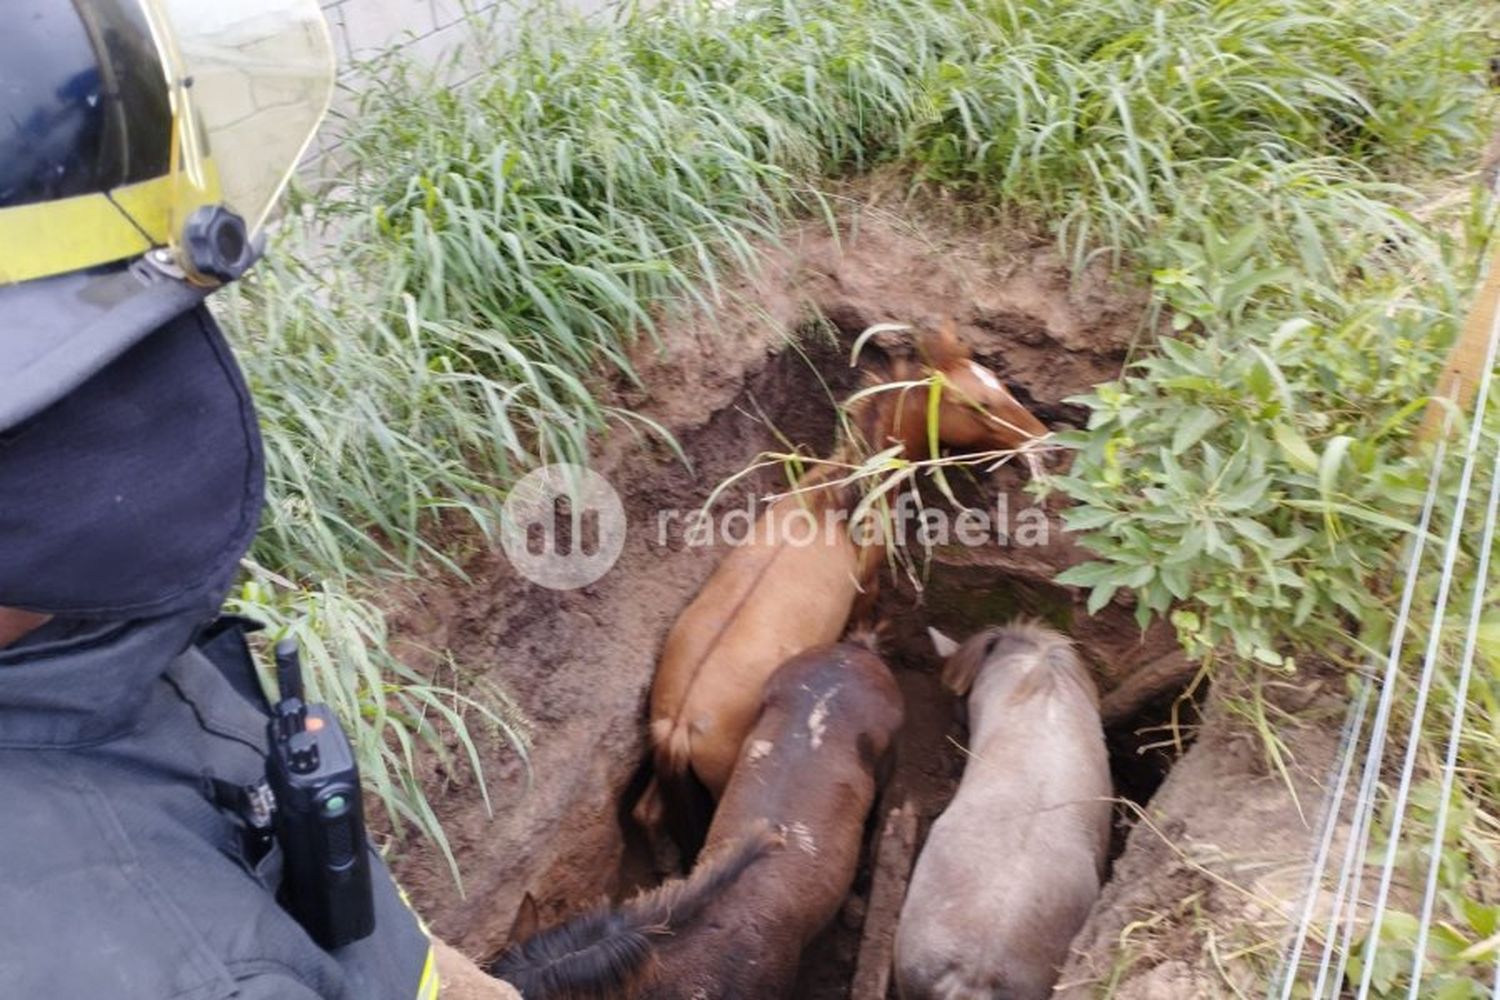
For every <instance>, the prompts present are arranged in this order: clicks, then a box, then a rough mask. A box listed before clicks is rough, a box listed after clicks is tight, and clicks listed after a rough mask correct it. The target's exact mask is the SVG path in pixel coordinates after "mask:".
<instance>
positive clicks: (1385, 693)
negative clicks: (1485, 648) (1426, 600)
mask: <svg viewBox="0 0 1500 1000" xmlns="http://www.w3.org/2000/svg"><path fill="white" fill-rule="evenodd" d="M1495 256H1496V257H1500V252H1497V253H1496V255H1495ZM1496 266H1500V263H1497V262H1496V261H1495V260H1494V259H1493V258H1492V259H1491V262H1490V267H1492V268H1493V267H1496ZM1497 354H1500V313H1497V314H1496V315H1495V316H1492V317H1490V326H1489V330H1488V341H1487V343H1486V347H1485V362H1484V367H1483V369H1482V370H1481V372H1480V377H1479V381H1478V387H1477V393H1476V398H1475V401H1474V405H1473V410H1472V414H1471V416H1470V424H1469V427H1468V434H1467V439H1466V442H1465V447H1464V450H1463V452H1462V455H1463V466H1462V470H1461V472H1460V480H1459V485H1458V489H1457V493H1456V495H1455V497H1454V501H1453V506H1452V514H1451V518H1452V519H1451V522H1450V523H1449V525H1448V531H1447V534H1446V537H1445V539H1444V542H1443V547H1442V549H1441V552H1440V560H1441V572H1440V575H1439V578H1438V583H1437V594H1436V597H1435V598H1434V600H1433V603H1432V607H1431V612H1432V618H1431V621H1430V623H1428V628H1429V633H1428V637H1427V642H1426V646H1425V649H1424V652H1423V657H1422V662H1421V669H1420V673H1419V674H1418V676H1417V678H1416V680H1415V702H1414V705H1413V708H1412V717H1411V721H1410V725H1409V727H1408V729H1407V732H1406V741H1405V744H1404V747H1403V748H1402V750H1403V752H1402V755H1401V760H1402V764H1401V770H1400V775H1399V779H1398V781H1397V784H1396V788H1395V791H1394V796H1393V797H1392V798H1391V799H1390V800H1389V801H1390V820H1389V824H1388V827H1389V829H1388V840H1387V841H1386V843H1385V845H1384V851H1383V857H1382V859H1381V862H1380V867H1379V881H1378V883H1377V887H1376V891H1375V896H1374V899H1373V900H1372V901H1368V902H1367V901H1365V900H1363V899H1362V897H1361V890H1362V888H1363V883H1364V873H1365V869H1366V867H1367V864H1368V862H1367V858H1368V857H1369V856H1370V854H1371V850H1372V848H1371V837H1372V835H1373V834H1374V832H1375V829H1376V825H1377V824H1376V822H1375V820H1376V811H1377V805H1378V803H1379V801H1380V800H1381V795H1380V792H1381V787H1382V782H1381V772H1382V770H1383V768H1384V764H1385V761H1386V759H1387V752H1388V750H1389V749H1390V746H1389V744H1390V743H1391V742H1392V741H1391V740H1390V736H1391V729H1392V726H1391V715H1392V710H1393V708H1394V704H1395V699H1396V694H1397V691H1398V689H1399V688H1400V687H1401V684H1402V662H1403V658H1404V655H1405V653H1406V652H1407V650H1406V645H1407V634H1408V631H1409V628H1410V626H1411V623H1412V621H1413V615H1414V611H1415V608H1414V604H1415V595H1416V593H1417V590H1418V586H1417V584H1418V580H1419V578H1420V577H1421V573H1422V566H1423V563H1424V556H1425V553H1426V549H1427V545H1426V543H1427V539H1428V538H1429V537H1430V534H1429V532H1430V529H1431V527H1432V522H1433V520H1434V515H1435V513H1436V511H1437V507H1438V500H1439V494H1440V491H1439V484H1440V482H1441V481H1442V479H1443V473H1444V463H1445V461H1446V459H1447V447H1446V442H1447V440H1448V432H1449V430H1450V429H1451V425H1452V423H1453V420H1454V418H1455V412H1454V411H1453V410H1450V411H1449V413H1448V414H1447V415H1446V418H1445V423H1444V427H1443V430H1442V433H1441V434H1440V435H1439V437H1438V439H1437V443H1436V447H1435V448H1434V454H1433V462H1432V468H1431V471H1430V473H1429V478H1428V485H1427V493H1426V496H1425V498H1424V502H1423V506H1422V512H1421V516H1420V520H1419V523H1418V525H1417V529H1416V532H1415V534H1414V536H1413V537H1412V538H1411V540H1410V542H1409V543H1408V552H1407V557H1406V559H1405V560H1403V563H1404V565H1405V568H1406V579H1405V582H1404V586H1403V588H1402V595H1401V602H1400V605H1399V610H1398V611H1397V615H1396V619H1395V622H1394V624H1393V627H1392V632H1391V639H1390V647H1389V651H1388V655H1387V656H1386V662H1385V664H1384V666H1383V669H1382V670H1381V672H1380V674H1379V676H1374V675H1371V674H1366V675H1365V677H1364V679H1363V680H1362V681H1361V683H1360V684H1359V688H1358V691H1357V692H1356V694H1355V698H1354V703H1353V704H1352V705H1351V706H1350V709H1349V714H1348V717H1347V722H1346V725H1345V730H1344V734H1343V737H1342V739H1341V742H1340V751H1339V760H1338V764H1337V765H1336V769H1335V771H1336V773H1333V774H1330V776H1329V777H1330V782H1329V784H1330V786H1331V791H1330V796H1329V800H1328V803H1327V806H1326V807H1325V809H1324V814H1323V825H1322V829H1321V831H1320V835H1319V837H1318V841H1317V847H1316V852H1315V855H1314V857H1313V859H1312V866H1311V867H1312V871H1311V874H1310V876H1309V879H1308V883H1307V896H1306V899H1305V902H1304V905H1303V908H1302V912H1301V915H1300V918H1299V920H1298V924H1297V927H1296V929H1295V931H1294V933H1293V935H1292V938H1291V941H1290V945H1289V949H1288V951H1287V953H1286V956H1285V958H1284V960H1283V962H1282V967H1281V968H1282V973H1281V975H1280V976H1279V977H1278V980H1279V981H1277V982H1273V983H1272V986H1271V989H1270V991H1269V992H1268V996H1270V997H1272V998H1273V1000H1274V998H1279V1000H1291V998H1292V996H1293V995H1294V990H1295V989H1296V986H1297V984H1298V982H1299V981H1300V978H1301V976H1302V975H1303V973H1304V972H1305V971H1310V970H1304V969H1303V962H1304V955H1305V953H1306V950H1307V948H1308V944H1309V941H1310V939H1312V938H1314V937H1315V936H1316V937H1320V938H1321V940H1322V948H1321V952H1320V954H1319V956H1318V961H1317V965H1316V967H1315V968H1316V977H1315V979H1314V982H1313V984H1312V987H1311V993H1310V996H1311V997H1312V998H1314V1000H1322V998H1323V997H1324V996H1325V991H1326V995H1327V996H1329V997H1334V998H1336V997H1338V996H1340V995H1341V991H1342V989H1343V988H1344V985H1345V975H1346V973H1348V972H1349V964H1350V961H1351V958H1352V954H1353V951H1354V937H1355V933H1356V931H1357V930H1358V929H1359V928H1360V927H1361V926H1363V927H1364V928H1365V938H1364V947H1363V951H1362V954H1361V956H1360V962H1359V966H1358V969H1357V971H1358V975H1359V982H1358V984H1357V993H1356V996H1357V998H1358V1000H1367V998H1368V997H1369V994H1370V990H1371V988H1372V984H1373V982H1374V977H1375V969H1376V959H1377V957H1378V955H1379V953H1380V949H1381V947H1382V941H1381V938H1382V934H1381V927H1382V922H1383V920H1384V917H1385V914H1386V911H1387V908H1388V906H1389V904H1390V894H1391V888H1392V883H1393V880H1394V874H1395V869H1396V866H1397V860H1398V856H1399V853H1400V851H1401V849H1402V848H1403V847H1409V846H1412V845H1407V844H1403V842H1402V831H1403V827H1404V826H1405V823H1406V818H1407V811H1408V808H1409V807H1410V805H1411V801H1410V800H1411V792H1412V785H1413V778H1414V776H1415V774H1416V767H1417V758H1418V754H1419V752H1420V749H1421V744H1422V736H1423V723H1424V721H1425V718H1426V715H1427V711H1428V702H1429V696H1430V694H1431V692H1432V687H1433V685H1434V683H1435V682H1436V681H1437V679H1438V677H1439V676H1440V675H1443V674H1444V671H1442V670H1440V669H1439V661H1440V660H1441V659H1442V652H1443V624H1444V621H1445V619H1446V618H1447V614H1448V603H1449V598H1450V596H1451V592H1452V585H1453V581H1454V576H1455V573H1456V571H1457V568H1458V565H1459V556H1460V553H1461V551H1462V548H1463V544H1462V543H1463V538H1464V529H1465V526H1466V524H1467V522H1468V514H1469V507H1470V499H1471V493H1472V492H1473V490H1472V487H1473V480H1474V472H1475V469H1476V468H1477V467H1478V466H1479V464H1480V460H1481V458H1482V457H1483V456H1484V455H1485V454H1486V452H1489V453H1490V461H1491V475H1490V477H1489V493H1488V495H1487V496H1488V502H1487V504H1486V508H1485V511H1484V519H1483V522H1482V528H1481V531H1480V549H1479V556H1478V566H1477V571H1476V576H1475V580H1474V592H1473V594H1472V596H1471V599H1470V602H1469V609H1468V615H1467V616H1466V631H1465V636H1464V647H1463V652H1462V654H1461V657H1460V660H1459V665H1458V670H1457V674H1456V676H1455V677H1454V680H1453V688H1454V694H1453V707H1452V714H1451V718H1450V720H1449V727H1448V735H1447V740H1446V743H1445V745H1444V746H1445V749H1444V756H1443V767H1442V771H1441V778H1440V781H1439V798H1438V801H1437V805H1436V809H1435V817H1434V824H1433V825H1434V828H1433V832H1432V837H1431V841H1430V844H1429V848H1428V850H1429V855H1428V859H1427V871H1426V879H1425V883H1424V891H1423V895H1422V903H1421V912H1420V916H1419V919H1418V921H1417V931H1416V937H1415V941H1414V942H1413V944H1414V952H1413V957H1412V962H1411V968H1410V982H1409V986H1408V992H1407V997H1408V1000H1416V998H1418V997H1419V996H1421V995H1422V989H1423V986H1424V982H1425V978H1424V972H1425V960H1426V949H1427V944H1428V941H1429V939H1430V935H1431V931H1432V923H1433V918H1434V911H1435V908H1436V898H1437V887H1438V877H1439V874H1440V871H1441V867H1442V860H1443V846H1444V843H1445V841H1446V839H1447V832H1448V822H1449V815H1450V812H1451V808H1450V804H1451V799H1452V796H1453V792H1454V786H1455V783H1456V779H1457V773H1458V753H1459V748H1460V743H1461V742H1462V737H1463V733H1464V722H1465V719H1466V712H1467V703H1468V693H1469V689H1470V686H1471V682H1472V677H1473V667H1474V660H1475V656H1476V654H1477V651H1478V637H1479V632H1480V623H1481V618H1482V615H1483V612H1484V607H1485V592H1486V587H1485V583H1486V581H1487V579H1488V573H1489V569H1490V561H1491V560H1490V555H1491V549H1492V547H1493V545H1494V542H1495V534H1496V524H1497V520H1500V455H1496V454H1494V452H1493V450H1491V449H1490V448H1489V440H1488V436H1487V435H1486V433H1485V421H1486V415H1487V411H1488V407H1489V403H1490V389H1491V381H1492V376H1493V374H1494V371H1495V364H1496V360H1497ZM1445 512H1446V511H1445ZM1423 610H1424V611H1425V610H1426V608H1425V607H1424V609H1423ZM1377 690H1378V692H1379V697H1378V699H1377V700H1376V705H1375V712H1374V715H1373V718H1372V719H1370V720H1369V733H1368V736H1365V735H1364V729H1365V726H1366V722H1367V716H1368V715H1369V706H1370V701H1371V698H1372V695H1373V694H1374V692H1376V691H1377ZM1361 746H1363V748H1364V753H1363V762H1362V765H1361V767H1360V773H1359V780H1358V783H1357V784H1358V788H1357V791H1356V792H1355V794H1354V796H1353V801H1352V803H1349V802H1346V799H1347V798H1348V791H1349V786H1350V779H1351V778H1352V776H1353V772H1354V763H1355V760H1356V758H1357V757H1359V756H1360V748H1361ZM1346 806H1347V807H1348V808H1347V813H1348V824H1349V826H1348V837H1347V840H1346V841H1345V843H1344V849H1343V851H1342V857H1341V859H1340V864H1339V872H1338V878H1337V881H1336V882H1335V883H1334V885H1333V892H1332V896H1331V900H1330V905H1329V909H1328V913H1327V917H1326V924H1325V923H1322V922H1321V921H1320V920H1319V918H1318V914H1319V906H1318V904H1319V902H1320V900H1321V899H1322V898H1323V897H1324V895H1325V892H1326V890H1327V888H1328V876H1329V874H1330V866H1331V864H1332V854H1333V853H1334V851H1333V847H1334V844H1335V842H1336V841H1337V839H1338V834H1339V830H1340V828H1341V826H1342V825H1343V821H1344V819H1345V814H1346ZM1320 925H1321V931H1322V932H1321V933H1319V926H1320ZM1350 986H1351V987H1352V986H1354V984H1350ZM1278 987H1279V988H1278ZM1493 997H1494V1000H1500V955H1497V956H1496V962H1495V978H1494V989H1493Z"/></svg>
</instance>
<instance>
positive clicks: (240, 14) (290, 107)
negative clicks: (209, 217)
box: [143, 0, 336, 234]
mask: <svg viewBox="0 0 1500 1000" xmlns="http://www.w3.org/2000/svg"><path fill="white" fill-rule="evenodd" d="M143 3H144V4H145V7H146V9H147V13H148V16H149V17H150V18H151V21H152V27H153V32H154V33H155V35H156V40H157V45H158V48H159V49H160V50H161V53H162V61H163V63H164V64H165V65H166V67H167V72H168V77H169V83H170V89H171V90H172V93H173V100H174V109H173V110H174V117H175V120H176V125H177V129H178V138H179V142H178V149H177V151H176V155H175V156H174V172H175V173H176V175H177V176H176V180H177V182H178V192H177V195H176V196H175V197H174V201H175V202H176V203H177V207H178V210H179V212H182V213H186V212H191V210H192V209H193V208H196V207H198V206H199V205H203V204H222V205H224V206H226V207H228V208H229V209H231V210H232V211H234V212H236V213H237V214H239V215H240V216H241V217H242V218H243V219H244V220H245V225H246V226H247V227H248V228H249V230H250V232H251V233H252V234H253V233H255V232H257V231H258V230H260V229H261V227H262V226H263V225H264V224H265V221H266V217H267V215H268V214H269V213H270V211H271V208H272V206H273V205H274V204H275V202H276V199H277V197H278V196H279V195H280V194H281V192H282V190H283V189H284V188H285V187H286V184H287V181H288V180H289V179H290V177H291V175H292V173H293V171H294V170H296V168H297V164H298V163H299V162H300V161H301V160H302V157H303V155H304V154H305V153H306V151H307V147H308V145H309V144H310V143H311V142H312V138H313V134H314V133H315V132H316V131H317V128H318V123H319V122H321V121H322V119H323V116H324V115H325V114H326V113H327V111H328V105H329V102H330V101H331V100H332V97H333V87H334V75H335V66H336V63H335V59H334V54H333V43H332V40H331V39H330V37H329V34H328V23H327V21H325V20H324V18H323V12H322V11H321V10H320V9H319V7H318V3H317V0H215V2H214V3H211V4H206V3H203V2H202V0H143Z"/></svg>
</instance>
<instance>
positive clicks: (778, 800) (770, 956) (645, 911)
mask: <svg viewBox="0 0 1500 1000" xmlns="http://www.w3.org/2000/svg"><path fill="white" fill-rule="evenodd" d="M901 716H902V707H901V692H900V690H899V689H898V688H897V687H896V682H895V680H894V678H892V677H891V672H890V670H889V669H887V667H886V665H885V663H884V662H883V661H882V660H881V659H880V657H878V656H876V655H875V654H874V653H872V652H870V651H869V650H868V649H866V648H864V647H862V646H856V645H853V644H850V643H843V644H840V645H836V646H828V647H824V648H821V649H816V650H812V651H809V652H806V653H803V654H802V655H800V656H797V657H795V658H793V659H791V660H789V661H788V662H787V663H786V664H784V665H783V666H782V667H781V669H780V670H778V671H777V672H776V674H775V675H774V676H773V677H772V678H771V681H770V683H769V684H768V685H767V686H766V691H765V699H764V705H763V708H762V711H761V713H760V716H759V718H758V720H757V721H756V723H755V725H754V727H753V729H752V730H751V732H750V735H749V738H747V739H746V740H745V744H744V748H743V751H742V753H741V755H740V760H739V762H738V764H737V766H736V767H735V769H734V776H733V778H731V779H730V781H729V785H728V787H727V788H726V789H725V791H724V798H723V801H722V802H721V803H720V805H719V809H718V812H717V814H716V815H715V817H714V822H713V826H712V827H711V828H710V830H709V833H708V842H707V845H706V846H705V847H704V851H703V855H702V858H701V859H700V861H699V863H698V866H697V867H696V868H695V869H694V870H693V874H692V875H691V876H689V877H688V878H687V879H685V880H679V881H676V882H672V883H668V884H667V885H666V886H664V887H663V888H661V889H657V890H655V891H653V892H649V893H646V894H644V895H643V896H640V897H637V899H635V900H633V901H632V902H629V903H626V904H625V905H624V906H622V907H620V908H619V909H618V910H612V911H611V910H600V911H596V912H594V913H591V914H587V915H585V916H583V917H580V918H578V919H576V920H574V921H571V922H569V923H567V924H563V925H562V926H560V927H556V928H554V929H552V930H549V931H546V932H544V933H542V934H541V935H539V936H537V937H534V938H532V939H530V940H528V941H525V942H523V943H521V944H519V945H517V946H514V947H513V948H512V949H511V950H510V951H508V952H506V953H505V954H504V955H503V956H501V958H500V960H499V961H498V962H496V963H495V965H494V966H493V967H492V971H493V972H494V973H495V974H496V975H498V976H500V977H502V978H503V979H505V980H506V981H507V982H510V983H512V984H513V985H515V986H516V987H518V988H519V989H520V990H521V993H522V995H523V996H524V997H525V998H526V1000H596V998H599V1000H602V998H604V997H612V998H620V1000H701V998H705V997H711V998H714V1000H784V998H785V997H788V996H791V994H792V986H793V984H794V983H795V981H796V978H797V967H798V965H799V963H800V960H801V956H802V951H803V949H804V948H806V947H807V944H808V942H809V941H811V940H812V939H813V938H814V937H816V936H817V935H818V933H819V932H820V931H821V930H822V929H823V928H824V927H825V926H827V924H828V923H829V921H831V920H832V919H833V917H834V915H835V914H837V913H838V910H839V907H840V906H841V905H842V904H843V901H844V897H845V896H846V895H848V892H849V887H850V885H851V884H852V883H853V881H854V874H855V870H856V868H857V866H858V863H859V854H860V847H861V844H862V842H863V839H864V827H865V819H866V817H867V815H868V814H869V812H870V807H871V806H872V805H873V804H874V801H875V795H876V780H877V778H876V776H877V772H878V771H879V769H880V765H881V763H882V760H883V759H884V757H885V754H886V751H887V750H888V749H889V747H890V744H891V739H892V737H893V736H894V734H895V731H896V730H897V729H898V728H899V727H900V725H901ZM768 831H774V834H772V833H770V832H768Z"/></svg>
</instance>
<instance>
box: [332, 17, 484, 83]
mask: <svg viewBox="0 0 1500 1000" xmlns="http://www.w3.org/2000/svg"><path fill="white" fill-rule="evenodd" d="M498 6H499V3H498V2H497V0H472V2H470V3H469V4H467V5H465V4H462V3H460V2H459V0H323V12H324V13H325V14H327V15H328V24H329V26H330V27H331V28H332V29H333V43H334V45H335V46H336V47H337V49H338V55H339V67H340V69H341V70H342V71H343V72H344V73H348V71H349V67H350V66H352V65H353V64H354V63H355V62H357V61H358V60H360V59H362V58H369V57H370V56H373V55H376V54H378V53H380V52H382V51H384V50H385V49H388V48H390V47H392V46H397V45H399V46H402V47H405V48H406V49H407V50H408V52H409V53H410V54H411V55H412V56H414V57H415V58H417V59H420V60H422V61H424V62H435V61H436V60H437V59H439V58H440V57H441V56H442V55H444V54H445V53H447V52H449V51H451V50H452V48H453V46H454V45H456V44H457V43H458V42H459V41H460V40H461V39H462V38H463V36H464V33H465V31H466V30H467V29H466V27H465V25H464V24H463V20H464V16H465V11H466V10H470V11H472V12H473V13H477V14H486V13H493V12H494V10H495V8H497V7H498Z"/></svg>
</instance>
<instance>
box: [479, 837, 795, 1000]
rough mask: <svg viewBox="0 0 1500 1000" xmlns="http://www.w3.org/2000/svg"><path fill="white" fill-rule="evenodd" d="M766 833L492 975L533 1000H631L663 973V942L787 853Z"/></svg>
mask: <svg viewBox="0 0 1500 1000" xmlns="http://www.w3.org/2000/svg"><path fill="white" fill-rule="evenodd" d="M782 843H783V838H782V836H781V835H780V834H779V833H777V832H775V831H773V830H771V829H770V827H769V826H761V827H759V828H757V829H756V830H754V831H753V832H751V833H750V834H748V835H747V836H745V837H743V838H741V839H740V840H738V841H736V842H735V843H734V844H733V845H732V846H731V847H729V848H727V849H726V850H724V851H723V852H721V853H720V854H718V855H717V856H716V857H714V858H712V859H711V860H709V861H706V862H705V863H704V864H702V865H700V866H698V868H697V869H696V870H694V872H693V873H692V874H691V875H689V876H688V877H687V878H684V879H677V880H675V881H672V882H668V883H667V884H666V885H663V886H661V887H660V888H658V889H654V890H652V891H650V892H647V893H644V894H642V895H640V896H637V897H636V898H635V899H633V900H631V901H630V902H628V903H626V904H624V905H623V906H621V907H619V908H617V909H609V908H607V907H601V908H599V909H597V910H594V911H592V912H590V913H586V914H584V915H583V916H580V917H577V918H575V919H573V920H570V921H568V922H567V923H565V924H561V925H559V926H557V927H553V928H552V929H550V930H546V931H543V932H542V933H540V934H538V935H536V936H535V937H532V938H529V939H527V940H526V941H522V942H520V943H519V944H513V945H511V947H509V948H508V949H506V951H505V952H504V953H503V954H502V955H501V956H500V957H499V958H498V959H496V960H495V961H494V962H493V963H492V964H491V965H490V967H489V973H490V975H492V976H495V977H496V978H499V979H503V980H505V981H506V982H507V983H510V984H511V985H512V986H514V987H515V988H516V989H518V990H519V991H520V992H521V995H522V996H524V997H525V998H526V1000H607V998H620V997H630V996H633V995H634V991H635V990H636V989H638V988H639V986H640V985H641V984H642V983H643V982H645V981H646V980H647V979H648V977H651V976H654V975H655V974H656V973H657V969H656V947H657V945H656V941H657V939H658V938H663V937H670V936H671V935H674V934H677V933H678V932H680V931H681V930H682V929H683V928H685V927H689V926H690V925H692V924H693V922H694V921H696V920H697V919H698V918H699V917H700V916H701V915H702V914H703V911H704V910H706V909H707V908H708V906H709V905H710V904H711V903H712V902H713V901H714V900H715V899H717V898H718V897H719V896H720V895H721V894H723V893H724V891H725V890H727V889H728V888H729V887H730V886H732V885H733V884H734V883H735V882H736V881H737V880H738V879H739V877H740V876H741V875H743V874H744V873H745V871H746V870H747V869H748V868H749V867H750V866H751V865H753V864H755V862H757V861H759V860H760V859H761V858H763V857H765V856H766V855H767V854H769V853H770V852H771V851H772V850H773V849H775V848H777V847H779V846H781V844H782Z"/></svg>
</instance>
